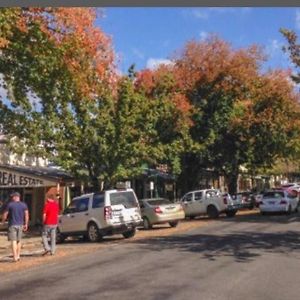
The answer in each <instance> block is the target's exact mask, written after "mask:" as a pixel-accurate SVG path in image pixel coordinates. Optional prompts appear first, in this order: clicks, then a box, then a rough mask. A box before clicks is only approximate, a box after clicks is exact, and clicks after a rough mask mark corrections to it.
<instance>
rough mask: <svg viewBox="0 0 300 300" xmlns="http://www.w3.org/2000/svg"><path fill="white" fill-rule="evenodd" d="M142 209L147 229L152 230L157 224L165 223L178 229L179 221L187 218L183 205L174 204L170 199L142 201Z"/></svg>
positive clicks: (144, 224)
mask: <svg viewBox="0 0 300 300" xmlns="http://www.w3.org/2000/svg"><path fill="white" fill-rule="evenodd" d="M140 207H141V214H142V219H143V226H144V228H145V229H151V228H152V226H153V225H155V224H164V223H169V224H170V226H171V227H176V226H177V225H178V223H179V221H180V220H183V219H184V218H185V214H184V210H183V208H182V205H181V204H180V203H173V202H171V201H170V200H168V199H163V198H154V199H142V200H140Z"/></svg>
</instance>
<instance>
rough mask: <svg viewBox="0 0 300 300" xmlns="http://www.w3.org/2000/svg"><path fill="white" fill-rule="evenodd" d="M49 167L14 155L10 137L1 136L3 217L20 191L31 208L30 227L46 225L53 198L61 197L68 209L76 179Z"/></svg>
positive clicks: (62, 207)
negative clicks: (45, 211)
mask: <svg viewBox="0 0 300 300" xmlns="http://www.w3.org/2000/svg"><path fill="white" fill-rule="evenodd" d="M47 165H48V161H47V160H45V159H42V158H35V157H31V156H28V155H26V154H22V155H17V154H15V153H13V152H12V151H10V150H9V148H8V147H7V140H6V137H5V136H3V135H2V136H1V135H0V214H1V212H2V211H3V209H4V207H5V205H6V204H7V202H8V201H9V195H10V194H11V193H12V192H13V191H18V192H19V193H20V194H21V199H22V201H24V202H26V204H27V205H28V208H29V213H30V225H36V224H40V223H41V222H42V209H43V205H44V202H45V199H46V198H47V197H48V196H49V195H54V196H55V197H58V198H59V201H60V207H61V209H64V208H65V206H66V205H67V204H68V202H69V200H70V193H69V186H70V185H72V182H73V178H72V177H71V176H70V175H69V174H67V173H66V172H64V171H62V170H60V169H58V168H51V167H48V166H47Z"/></svg>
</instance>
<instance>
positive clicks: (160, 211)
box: [154, 207, 162, 214]
mask: <svg viewBox="0 0 300 300" xmlns="http://www.w3.org/2000/svg"><path fill="white" fill-rule="evenodd" d="M154 212H155V213H156V214H161V213H162V210H161V209H160V207H155V208H154Z"/></svg>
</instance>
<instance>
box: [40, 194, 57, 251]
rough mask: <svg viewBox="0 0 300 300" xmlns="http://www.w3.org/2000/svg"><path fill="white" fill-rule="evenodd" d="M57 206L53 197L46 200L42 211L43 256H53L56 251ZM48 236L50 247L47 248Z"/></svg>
mask: <svg viewBox="0 0 300 300" xmlns="http://www.w3.org/2000/svg"><path fill="white" fill-rule="evenodd" d="M58 214H59V205H58V203H57V200H56V199H55V198H54V196H53V195H49V197H48V198H47V200H46V202H45V205H44V211H43V224H44V227H43V234H42V239H43V245H44V249H45V252H44V254H43V255H46V254H48V253H51V255H54V254H55V250H56V230H57V223H58ZM49 236H50V241H51V245H50V246H49V243H48V237H49Z"/></svg>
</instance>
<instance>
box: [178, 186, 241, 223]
mask: <svg viewBox="0 0 300 300" xmlns="http://www.w3.org/2000/svg"><path fill="white" fill-rule="evenodd" d="M180 201H181V204H182V206H183V209H184V212H185V215H186V217H190V218H194V217H196V216H199V215H204V214H207V215H208V216H209V217H210V218H213V219H214V218H217V217H218V216H219V215H220V213H225V214H226V215H227V216H228V217H234V216H235V214H236V212H237V210H238V205H237V204H234V202H233V201H232V200H231V198H229V197H226V196H224V195H222V193H221V192H220V191H219V190H217V189H206V190H197V191H192V192H189V193H187V194H185V195H184V196H183V197H182V199H181V200H180Z"/></svg>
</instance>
